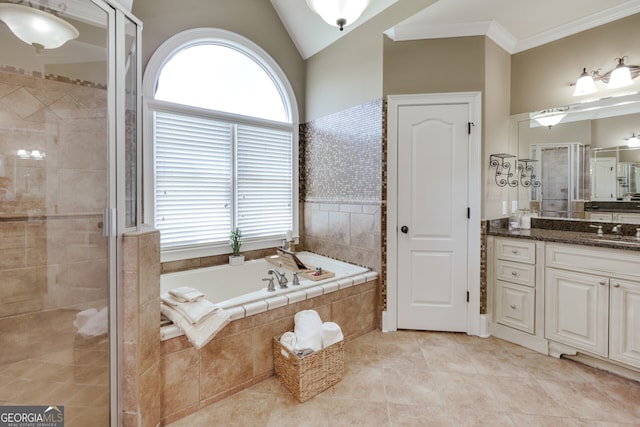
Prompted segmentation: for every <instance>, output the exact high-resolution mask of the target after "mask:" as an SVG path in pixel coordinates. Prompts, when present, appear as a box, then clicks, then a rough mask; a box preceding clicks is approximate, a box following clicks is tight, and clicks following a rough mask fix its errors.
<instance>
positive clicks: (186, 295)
mask: <svg viewBox="0 0 640 427" xmlns="http://www.w3.org/2000/svg"><path fill="white" fill-rule="evenodd" d="M169 295H171V296H172V297H174V298H175V299H177V300H178V301H180V302H194V301H198V300H200V299H202V298H204V294H203V293H202V292H200V291H199V290H197V289H196V288H191V287H189V286H180V287H178V288H173V289H170V290H169Z"/></svg>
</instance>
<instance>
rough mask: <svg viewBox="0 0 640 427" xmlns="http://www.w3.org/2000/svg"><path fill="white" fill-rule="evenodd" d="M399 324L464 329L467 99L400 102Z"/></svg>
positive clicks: (427, 328)
mask: <svg viewBox="0 0 640 427" xmlns="http://www.w3.org/2000/svg"><path fill="white" fill-rule="evenodd" d="M397 120H398V122H397V123H398V126H397V132H398V142H397V144H398V148H397V149H398V160H397V161H398V180H397V184H398V186H397V191H398V193H397V197H398V203H397V209H398V212H397V218H398V219H397V225H398V230H397V233H398V235H397V242H398V243H397V245H398V246H397V247H398V251H397V277H398V285H397V286H398V328H402V329H421V330H439V331H460V332H463V331H466V330H467V291H468V275H467V268H468V259H467V251H468V240H467V239H468V232H467V230H468V226H469V219H468V207H469V199H468V197H469V188H468V186H469V181H468V177H469V131H468V126H469V106H468V105H467V104H450V105H446V104H444V105H404V106H400V107H399V109H398V119H397Z"/></svg>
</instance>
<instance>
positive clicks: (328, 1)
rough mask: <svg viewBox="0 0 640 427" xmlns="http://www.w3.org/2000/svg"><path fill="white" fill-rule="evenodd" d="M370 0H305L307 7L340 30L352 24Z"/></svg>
mask: <svg viewBox="0 0 640 427" xmlns="http://www.w3.org/2000/svg"><path fill="white" fill-rule="evenodd" d="M369 2H370V0H307V5H308V6H309V9H311V10H312V11H314V12H315V13H317V14H318V15H320V17H321V18H322V19H324V21H325V22H326V23H327V24H329V25H335V26H336V27H338V28H340V31H342V30H343V29H344V27H345V25H349V24H353V23H354V22H355V21H356V20H357V19H358V18H359V17H360V15H362V12H364V10H365V9H366V8H367V6H369Z"/></svg>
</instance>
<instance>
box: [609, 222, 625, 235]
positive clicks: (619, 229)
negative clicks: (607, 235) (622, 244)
mask: <svg viewBox="0 0 640 427" xmlns="http://www.w3.org/2000/svg"><path fill="white" fill-rule="evenodd" d="M611 232H612V233H613V234H616V235H618V236H622V226H621V225H620V224H618V225H614V226H613V228H612V229H611Z"/></svg>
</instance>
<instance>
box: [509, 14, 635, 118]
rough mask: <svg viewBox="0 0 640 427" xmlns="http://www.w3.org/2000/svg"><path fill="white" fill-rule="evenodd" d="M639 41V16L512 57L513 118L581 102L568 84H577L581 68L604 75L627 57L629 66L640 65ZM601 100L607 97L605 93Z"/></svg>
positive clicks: (601, 94)
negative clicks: (621, 59) (622, 57)
mask: <svg viewBox="0 0 640 427" xmlns="http://www.w3.org/2000/svg"><path fill="white" fill-rule="evenodd" d="M638 40H640V14H636V15H632V16H630V17H627V18H624V19H620V20H618V21H615V22H613V23H610V24H606V25H602V26H600V27H597V28H594V29H591V30H588V31H584V32H582V33H579V34H576V35H573V36H570V37H566V38H563V39H561V40H557V41H555V42H552V43H548V44H546V45H543V46H540V47H537V48H534V49H529V50H527V51H524V52H521V53H517V54H515V55H513V57H512V65H511V66H512V75H511V114H516V113H522V112H528V111H536V110H542V109H545V108H549V107H557V106H561V105H567V104H572V103H575V102H577V101H579V98H575V97H573V88H572V87H570V86H569V84H570V83H573V82H575V81H576V79H577V78H578V76H579V75H580V73H581V72H582V67H586V68H587V70H588V71H591V70H596V69H600V71H601V72H602V73H604V72H607V71H609V70H611V69H612V68H613V67H614V66H615V65H616V63H615V58H616V57H620V56H628V58H627V59H626V60H625V62H626V63H627V64H630V65H631V64H640V43H638ZM636 85H638V83H636ZM599 87H603V86H599ZM636 90H637V89H636ZM598 96H599V97H602V96H608V93H607V91H606V90H603V91H600V92H599V93H598Z"/></svg>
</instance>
